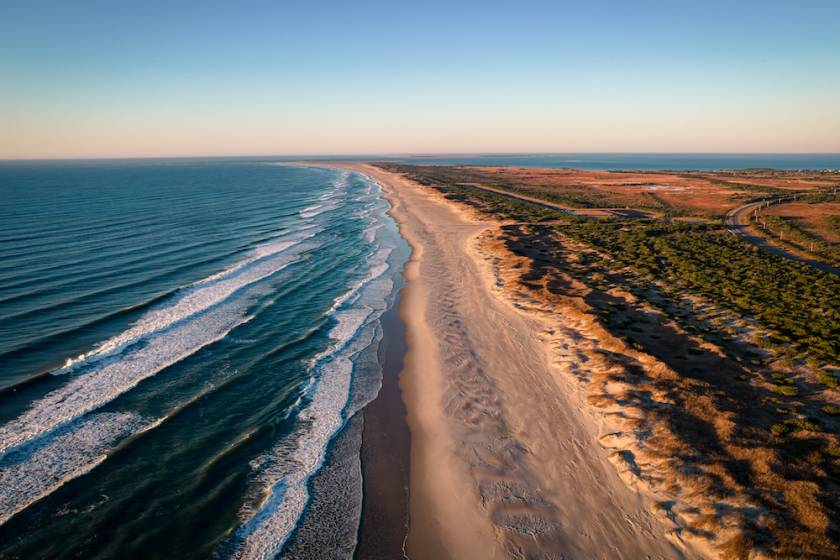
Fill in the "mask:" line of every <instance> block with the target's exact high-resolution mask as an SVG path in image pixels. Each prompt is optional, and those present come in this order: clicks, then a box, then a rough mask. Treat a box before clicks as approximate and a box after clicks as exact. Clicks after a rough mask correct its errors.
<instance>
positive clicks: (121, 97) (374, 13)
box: [0, 0, 840, 159]
mask: <svg viewBox="0 0 840 560" xmlns="http://www.w3.org/2000/svg"><path fill="white" fill-rule="evenodd" d="M838 22H840V2H837V1H836V0H825V1H823V0H790V1H774V0H762V1H757V0H756V1H753V0H740V1H735V2H733V1H728V2H719V1H717V0H704V1H692V0H670V1H667V2H665V1H645V0H639V1H633V2H628V1H626V0H621V1H587V2H584V1H580V2H563V1H553V2H531V1H510V0H508V1H506V2H495V1H493V0H485V1H482V2H471V1H470V2H458V1H455V0H450V1H447V2H439V1H437V0H428V1H424V2H394V1H390V2H384V1H366V0H357V1H353V2H349V1H343V2H323V1H319V0H308V1H296V2H287V1H280V0H275V1H273V2H249V1H247V0H245V1H240V2H232V1H229V0H228V1H224V2H221V1H216V0H202V1H200V2H199V1H195V2H183V1H177V0H172V1H160V0H148V1H145V2H128V1H118V0H109V1H96V0H90V1H85V0H82V1H80V2H68V1H66V0H58V1H55V0H25V1H17V0H2V1H0V159H16V158H65V157H67V158H87V157H144V156H153V157H157V156H215V155H220V156H221V155H303V154H312V155H315V154H397V153H399V154H405V153H476V152H556V153H561V152H750V153H760V152H774V153H781V152H832V153H836V152H840V31H838V29H840V28H838V25H840V24H838Z"/></svg>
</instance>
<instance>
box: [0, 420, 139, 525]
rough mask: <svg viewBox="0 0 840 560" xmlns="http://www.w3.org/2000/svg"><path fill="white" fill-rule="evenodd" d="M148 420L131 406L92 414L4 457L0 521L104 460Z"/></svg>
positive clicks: (0, 475)
mask: <svg viewBox="0 0 840 560" xmlns="http://www.w3.org/2000/svg"><path fill="white" fill-rule="evenodd" d="M153 424H154V423H151V424H150V423H148V422H146V421H144V419H143V418H142V417H140V416H138V415H136V414H132V413H128V412H103V413H99V414H93V415H91V416H89V417H87V418H84V419H82V420H80V421H79V422H75V423H73V424H70V425H68V426H65V427H64V428H62V429H60V430H57V431H56V432H55V433H53V434H52V435H51V436H50V437H49V438H44V439H43V440H41V441H38V442H37V443H34V444H32V445H28V446H24V447H23V448H21V449H18V450H15V451H14V452H13V453H9V454H7V455H6V456H5V457H3V458H2V459H0V525H2V524H3V523H5V522H6V521H8V520H9V518H11V517H12V516H13V515H15V514H16V513H18V512H19V511H21V510H23V509H24V508H26V507H28V506H29V505H31V504H32V503H34V502H36V501H38V500H40V499H41V498H43V497H44V496H47V495H49V494H51V493H52V492H54V491H55V490H56V489H57V488H59V487H60V486H62V485H63V484H65V483H66V482H68V481H69V480H72V479H74V478H76V477H78V476H81V475H83V474H86V473H88V472H90V471H91V470H92V469H94V468H95V467H96V466H97V465H99V464H100V463H101V462H102V461H104V460H105V459H106V457H107V453H108V452H109V451H110V449H111V448H112V447H113V445H114V444H115V443H116V442H117V441H119V440H121V439H123V438H125V437H126V436H129V435H131V434H132V433H136V432H137V431H142V430H143V429H146V428H148V427H149V426H150V425H153Z"/></svg>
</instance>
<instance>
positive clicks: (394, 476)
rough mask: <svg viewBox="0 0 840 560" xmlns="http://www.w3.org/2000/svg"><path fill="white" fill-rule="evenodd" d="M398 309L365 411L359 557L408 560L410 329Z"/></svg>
mask: <svg viewBox="0 0 840 560" xmlns="http://www.w3.org/2000/svg"><path fill="white" fill-rule="evenodd" d="M398 306H399V299H397V301H396V302H395V304H394V307H393V308H391V309H390V310H388V311H387V312H386V313H385V314H384V315H383V316H382V329H383V338H382V342H381V343H380V345H379V363H380V364H381V365H382V388H381V389H380V390H379V395H377V397H376V398H375V399H374V400H373V401H371V402H370V404H368V405H367V406H366V407H365V409H364V411H363V415H364V430H363V432H362V479H363V481H364V482H363V488H364V494H363V496H364V497H363V501H362V518H361V526H360V527H359V544H358V547H357V548H356V558H358V559H360V560H374V559H376V560H379V559H381V560H394V559H399V558H403V557H404V550H403V547H404V546H405V537H406V533H407V530H408V466H409V465H408V461H409V441H410V440H409V433H408V424H407V423H406V413H405V405H403V401H402V395H401V393H400V386H399V374H400V372H401V371H402V369H403V357H404V356H405V352H406V344H405V327H404V326H403V323H402V321H401V320H400V318H399V316H398V314H397V309H398V308H399V307H398Z"/></svg>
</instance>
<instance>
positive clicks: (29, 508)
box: [0, 160, 408, 559]
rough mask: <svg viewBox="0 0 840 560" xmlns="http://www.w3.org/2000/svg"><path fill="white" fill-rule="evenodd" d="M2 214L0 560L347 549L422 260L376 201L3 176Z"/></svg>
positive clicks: (208, 183)
mask: <svg viewBox="0 0 840 560" xmlns="http://www.w3.org/2000/svg"><path fill="white" fill-rule="evenodd" d="M0 195H2V200H3V205H2V207H0V225H2V228H1V229H0V391H2V392H0V557H2V558H27V559H30V558H272V557H276V556H278V555H280V556H283V555H284V554H290V551H293V550H305V549H306V548H307V547H309V548H310V549H311V548H313V547H315V548H317V549H318V550H319V554H321V555H322V557H330V556H331V549H330V548H329V547H330V546H334V547H340V546H344V547H347V546H351V547H352V543H353V539H354V538H355V532H356V530H357V526H358V515H359V511H360V509H359V504H360V503H361V499H362V496H361V482H360V480H359V474H358V445H359V437H358V433H357V432H358V430H357V429H356V431H355V432H353V433H348V432H349V431H351V428H353V422H348V421H349V419H351V418H353V416H354V414H355V413H356V412H357V411H358V410H359V409H360V408H361V407H362V406H363V405H364V404H365V403H366V402H368V401H369V400H370V399H371V398H372V397H373V396H374V395H375V394H376V391H377V389H378V387H379V383H380V379H381V372H380V370H379V367H378V363H377V360H376V349H377V346H378V342H379V340H380V338H381V336H382V333H381V328H380V325H379V318H380V316H381V315H382V313H383V312H384V311H385V310H386V309H387V308H388V306H389V305H390V304H391V302H392V301H393V299H394V294H395V290H396V289H397V288H398V285H399V281H400V277H399V271H400V270H401V267H402V263H403V262H404V260H405V258H406V255H407V252H408V250H407V247H406V245H405V244H404V242H403V241H402V240H401V239H400V238H399V236H398V234H397V231H396V226H395V224H394V223H393V222H392V221H391V219H390V218H389V217H388V216H387V215H386V210H387V204H386V202H385V201H384V200H383V198H382V197H381V193H380V190H379V187H378V186H377V185H376V184H374V183H372V182H371V181H369V180H368V179H366V178H365V177H363V176H362V175H359V174H356V173H349V172H345V171H337V170H328V169H317V168H302V167H288V166H282V165H276V164H272V163H271V162H266V161H253V160H208V161H199V160H144V161H133V162H131V161H122V162H76V163H74V162H40V163H26V162H6V163H0ZM338 435H342V438H343V443H342V445H341V446H340V447H341V451H340V452H341V454H342V455H341V457H338V456H337V453H338V451H337V448H338V447H337V446H336V445H335V444H334V442H335V441H336V437H337V436H338ZM354 454H355V455H354ZM329 465H333V466H335V465H339V466H340V467H341V468H338V467H336V468H332V469H325V468H324V467H325V466H329ZM327 471H329V472H330V474H329V475H327V474H324V473H326V472H327ZM318 477H320V478H318ZM330 477H332V479H334V480H332V479H331V478H330ZM316 479H318V485H319V487H320V488H322V489H323V488H326V489H327V490H328V491H327V492H326V494H324V493H323V492H322V493H321V494H322V495H326V496H328V498H327V501H329V500H330V498H329V496H330V492H329V489H330V488H331V486H330V485H331V484H332V485H334V486H335V496H336V498H335V499H336V500H338V499H339V496H340V499H341V500H343V504H342V507H341V511H343V512H344V513H343V515H342V516H341V518H340V519H335V517H334V516H333V517H330V516H328V515H319V514H318V513H319V508H325V511H326V510H327V509H329V508H328V507H327V506H329V505H330V504H326V503H323V502H324V500H323V498H322V499H321V501H320V502H319V499H315V497H314V496H313V493H312V492H311V488H312V485H313V481H315V480H316ZM333 509H334V508H333ZM303 523H307V524H308V525H309V526H308V527H303ZM318 524H323V525H324V526H323V527H318V526H317V525H318ZM313 534H314V535H319V534H320V535H327V536H328V537H329V538H328V539H326V540H327V541H329V542H326V544H324V543H320V542H316V541H317V538H316V539H315V540H314V541H313V538H312V536H311V535H313ZM306 539H309V540H310V541H312V542H308V543H307V542H304V541H305V540H306ZM348 543H349V544H348ZM313 557H315V556H314V555H313Z"/></svg>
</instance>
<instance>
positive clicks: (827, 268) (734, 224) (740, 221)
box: [726, 202, 840, 275]
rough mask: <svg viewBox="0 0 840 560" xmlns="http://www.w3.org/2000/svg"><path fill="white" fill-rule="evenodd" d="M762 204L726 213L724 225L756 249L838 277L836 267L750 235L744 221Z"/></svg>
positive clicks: (839, 273) (758, 203) (838, 269)
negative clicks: (802, 263)
mask: <svg viewBox="0 0 840 560" xmlns="http://www.w3.org/2000/svg"><path fill="white" fill-rule="evenodd" d="M762 204H763V203H762V202H751V203H749V204H745V205H743V206H740V207H738V208H735V209H734V210H730V211H729V212H727V213H726V225H727V226H728V227H729V230H730V231H732V232H733V233H735V234H736V235H739V236H740V237H741V238H742V239H743V240H744V241H747V242H748V243H752V244H753V245H755V246H756V247H759V248H761V249H762V250H763V251H767V252H768V253H770V254H772V255H776V256H779V257H783V258H786V259H790V260H792V261H799V262H804V263H806V264H809V265H811V266H813V267H814V268H817V269H819V270H822V271H823V272H829V273H831V274H837V275H840V268H837V267H836V266H831V265H830V264H826V263H824V262H820V261H816V260H814V259H809V258H806V257H800V256H799V255H796V254H794V253H791V252H790V251H786V250H785V249H782V248H781V247H778V246H776V245H773V244H771V243H769V242H768V241H767V240H766V239H765V238H763V237H761V236H758V235H754V234H752V233H750V231H749V228H748V227H747V226H746V224H745V221H746V222H749V216H750V214H752V213H753V211H754V210H756V209H757V208H760V207H761V205H762Z"/></svg>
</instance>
